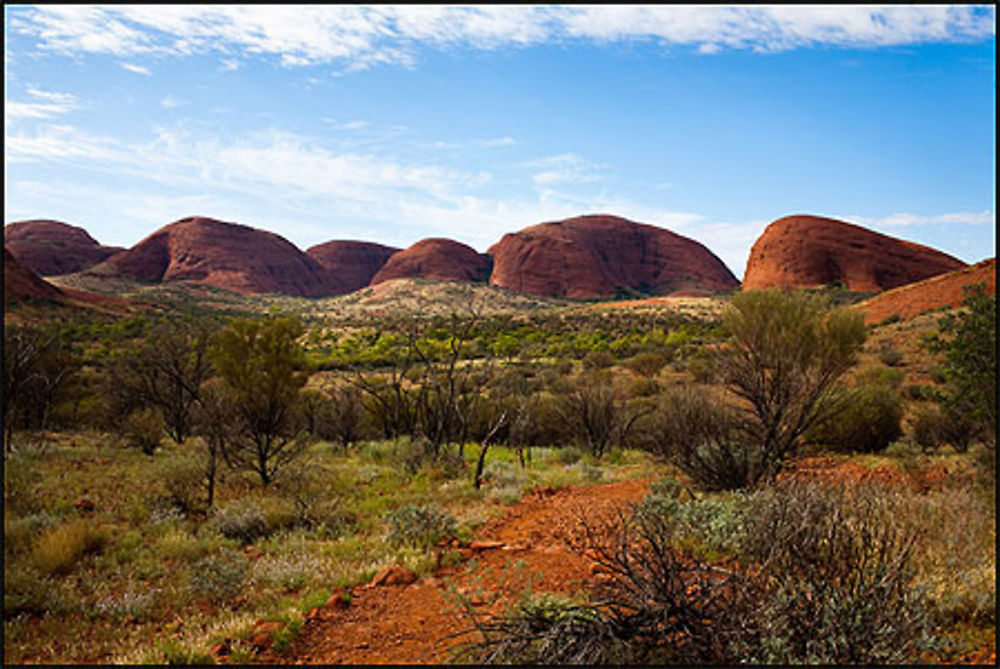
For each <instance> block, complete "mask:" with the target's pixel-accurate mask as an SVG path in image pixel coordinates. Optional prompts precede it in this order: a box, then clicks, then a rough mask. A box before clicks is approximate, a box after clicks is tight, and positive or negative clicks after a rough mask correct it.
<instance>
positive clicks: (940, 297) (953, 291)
mask: <svg viewBox="0 0 1000 669" xmlns="http://www.w3.org/2000/svg"><path fill="white" fill-rule="evenodd" d="M976 283H983V284H986V294H987V295H993V294H995V293H996V291H997V259H996V258H989V259H988V260H983V261H982V262H978V263H976V264H975V265H969V266H968V267H963V268H962V269H959V270H955V271H954V272H948V273H947V274H939V275H937V276H933V277H931V278H929V279H924V280H923V281H918V282H916V283H911V284H908V285H906V286H902V287H900V288H895V289H893V290H887V291H886V292H884V293H880V294H878V295H876V296H875V297H872V298H869V299H867V300H865V301H864V302H861V303H860V304H858V305H857V306H858V308H859V309H861V310H862V311H864V312H865V323H866V324H871V323H881V322H882V321H884V320H886V319H887V318H890V317H893V316H898V317H900V318H902V319H904V320H906V319H910V318H913V317H914V316H919V315H920V314H922V313H924V312H926V311H932V310H934V309H940V308H941V307H958V306H961V304H962V300H963V299H964V297H965V294H964V293H963V289H964V288H965V287H966V286H970V285H972V284H976Z"/></svg>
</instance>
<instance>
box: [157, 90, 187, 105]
mask: <svg viewBox="0 0 1000 669" xmlns="http://www.w3.org/2000/svg"><path fill="white" fill-rule="evenodd" d="M186 104H187V100H182V99H180V98H179V97H177V96H176V95H174V94H173V93H168V94H167V95H166V96H164V98H163V99H162V100H160V106H161V107H165V108H167V109H175V108H177V107H182V106H184V105H186Z"/></svg>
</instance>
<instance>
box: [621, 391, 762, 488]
mask: <svg viewBox="0 0 1000 669" xmlns="http://www.w3.org/2000/svg"><path fill="white" fill-rule="evenodd" d="M737 427H738V424H737V421H736V416H735V414H734V413H733V411H732V410H730V409H729V408H728V407H727V406H726V405H724V404H721V403H720V402H718V401H717V400H716V399H715V398H714V397H713V396H712V395H711V394H710V393H709V392H708V391H707V390H705V389H703V388H699V387H689V388H685V389H682V390H677V391H673V392H670V393H665V394H664V395H662V396H661V398H660V402H659V403H658V405H657V408H656V410H655V411H654V412H653V413H652V414H651V416H650V419H649V420H648V421H647V422H646V425H645V429H644V430H643V433H642V434H641V436H640V438H639V439H640V443H642V445H643V446H644V447H645V448H646V449H647V450H651V451H652V452H654V453H658V454H660V455H663V456H664V457H666V458H667V459H668V460H669V461H670V462H671V463H673V464H674V465H675V466H676V467H678V468H679V469H680V470H681V471H683V472H684V473H685V474H687V475H688V476H690V477H691V478H692V479H694V481H695V482H696V483H698V484H699V485H700V486H702V487H703V488H705V489H707V490H737V489H740V488H743V487H746V486H747V485H750V484H751V483H753V482H754V481H756V480H757V478H759V475H760V472H761V467H762V461H763V453H762V451H761V447H760V446H757V445H755V444H753V443H750V442H747V441H744V440H741V438H740V435H739V434H738V432H737Z"/></svg>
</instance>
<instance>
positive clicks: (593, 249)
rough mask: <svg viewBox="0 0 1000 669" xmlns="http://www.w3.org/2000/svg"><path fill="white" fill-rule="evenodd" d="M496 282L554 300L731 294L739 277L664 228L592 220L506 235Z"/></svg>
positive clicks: (497, 248) (499, 247) (493, 250)
mask: <svg viewBox="0 0 1000 669" xmlns="http://www.w3.org/2000/svg"><path fill="white" fill-rule="evenodd" d="M489 254H490V255H492V256H493V274H492V276H491V278H490V283H491V284H493V285H496V286H500V287H502V288H507V289H509V290H514V291H517V292H522V293H529V294H532V295H541V296H548V297H570V298H595V297H611V296H614V295H616V294H623V293H624V294H628V293H636V292H637V293H640V294H647V295H649V294H652V295H670V294H676V293H680V292H684V293H687V294H691V293H692V292H694V293H696V294H705V293H712V292H717V291H724V290H731V289H733V288H736V287H738V286H739V282H738V281H737V280H736V277H734V276H733V273H732V272H730V271H729V269H728V268H727V267H726V266H725V265H724V264H723V263H722V261H721V260H719V259H718V258H717V257H716V256H715V255H714V254H713V253H712V252H711V251H709V250H708V249H707V248H705V247H704V246H702V245H701V244H699V243H698V242H696V241H694V240H692V239H688V238H687V237H682V236H681V235H678V234H675V233H673V232H670V231H669V230H665V229H663V228H658V227H656V226H653V225H647V224H644V223H635V222H633V221H629V220H626V219H624V218H619V217H617V216H607V215H593V216H580V217H577V218H569V219H566V220H564V221H556V222H551V223H541V224H539V225H533V226H531V227H528V228H525V229H524V230H521V231H520V232H516V233H512V234H507V235H504V236H503V239H501V240H500V241H499V242H497V243H496V244H494V245H493V246H492V247H490V249H489Z"/></svg>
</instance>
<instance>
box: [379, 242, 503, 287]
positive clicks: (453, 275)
mask: <svg viewBox="0 0 1000 669" xmlns="http://www.w3.org/2000/svg"><path fill="white" fill-rule="evenodd" d="M489 270H490V260H489V257H487V256H484V255H482V254H480V253H477V252H476V250H475V249H474V248H472V247H471V246H466V245H465V244H462V243H460V242H456V241H454V240H451V239H442V238H431V239H424V240H421V241H419V242H417V243H416V244H414V245H413V246H411V247H409V248H407V249H406V250H404V251H400V252H399V253H396V254H395V255H393V256H392V257H391V258H389V260H388V261H387V262H386V263H385V265H384V266H383V267H382V269H380V270H379V271H378V272H377V273H376V274H375V276H374V277H372V280H371V285H375V284H377V283H382V282H383V281H389V280H390V279H406V278H423V279H438V280H441V281H485V280H486V279H487V277H488V276H489Z"/></svg>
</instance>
